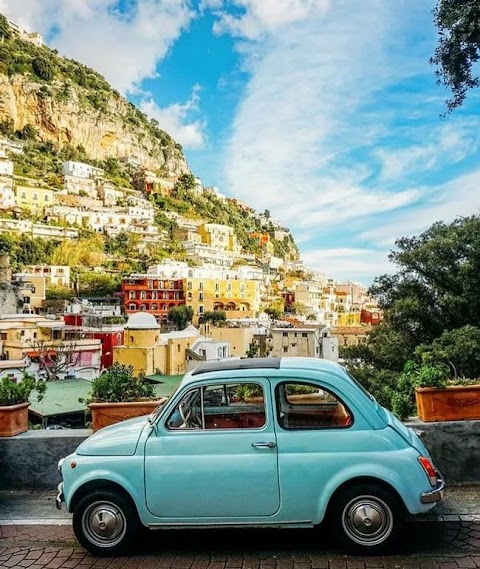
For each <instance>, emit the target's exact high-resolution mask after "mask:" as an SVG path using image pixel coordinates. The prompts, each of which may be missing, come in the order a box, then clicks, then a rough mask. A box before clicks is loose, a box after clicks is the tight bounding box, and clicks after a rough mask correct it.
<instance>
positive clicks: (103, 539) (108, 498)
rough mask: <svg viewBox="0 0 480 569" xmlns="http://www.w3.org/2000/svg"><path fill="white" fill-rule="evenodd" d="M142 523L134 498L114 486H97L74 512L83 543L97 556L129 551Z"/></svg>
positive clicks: (75, 529) (79, 539)
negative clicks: (102, 487)
mask: <svg viewBox="0 0 480 569" xmlns="http://www.w3.org/2000/svg"><path fill="white" fill-rule="evenodd" d="M139 527H140V522H139V519H138V514H137V511H136V508H135V506H134V505H133V503H132V502H131V500H130V499H129V498H128V497H126V496H124V495H123V494H122V493H120V492H118V491H114V490H95V491H93V492H91V493H89V494H87V495H86V496H84V497H83V498H82V499H81V500H80V502H79V503H78V504H77V507H76V508H75V511H74V512H73V531H74V532H75V536H76V538H77V539H78V541H79V542H80V543H81V545H82V546H83V547H84V548H85V549H86V550H87V551H89V552H90V553H92V554H94V555H97V556H115V555H122V554H124V553H126V552H127V551H128V550H129V549H130V548H131V546H132V545H133V542H134V540H135V537H136V535H137V533H138V529H139Z"/></svg>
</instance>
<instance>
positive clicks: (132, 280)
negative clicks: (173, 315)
mask: <svg viewBox="0 0 480 569" xmlns="http://www.w3.org/2000/svg"><path fill="white" fill-rule="evenodd" d="M122 293H123V308H124V310H125V313H126V314H128V315H130V314H134V313H135V312H148V313H149V314H153V315H154V316H155V318H156V319H157V320H158V321H160V320H165V319H166V318H167V316H168V311H169V310H170V309H171V308H173V307H174V306H180V305H181V304H185V292H184V290H183V280H182V279H163V278H160V277H155V276H153V275H131V276H129V277H126V278H125V279H124V280H123V283H122Z"/></svg>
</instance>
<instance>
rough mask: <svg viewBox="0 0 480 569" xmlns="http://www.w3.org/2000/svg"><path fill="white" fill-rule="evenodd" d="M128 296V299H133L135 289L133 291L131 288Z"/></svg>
mask: <svg viewBox="0 0 480 569" xmlns="http://www.w3.org/2000/svg"><path fill="white" fill-rule="evenodd" d="M128 298H130V300H131V299H133V298H135V291H134V290H131V291H130V292H129V293H128Z"/></svg>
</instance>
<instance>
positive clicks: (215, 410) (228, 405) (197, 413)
mask: <svg viewBox="0 0 480 569" xmlns="http://www.w3.org/2000/svg"><path fill="white" fill-rule="evenodd" d="M265 423H266V413H265V398H264V392H263V387H262V386H261V385H260V384H258V383H233V384H228V383H227V384H220V385H219V384H215V385H209V386H205V387H198V388H196V389H192V390H190V391H188V392H187V393H186V394H185V395H184V396H183V397H182V398H181V400H180V401H179V403H178V404H177V405H176V407H175V409H174V410H173V411H172V413H171V414H170V416H169V418H168V419H167V422H166V426H167V428H168V429H169V430H177V429H202V430H211V429H258V428H261V427H263V426H264V425H265Z"/></svg>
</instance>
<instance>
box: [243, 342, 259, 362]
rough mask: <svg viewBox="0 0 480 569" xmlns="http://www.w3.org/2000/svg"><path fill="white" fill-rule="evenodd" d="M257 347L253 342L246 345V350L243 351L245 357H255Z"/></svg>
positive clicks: (257, 350)
mask: <svg viewBox="0 0 480 569" xmlns="http://www.w3.org/2000/svg"><path fill="white" fill-rule="evenodd" d="M258 352H259V347H258V345H257V344H254V343H253V342H252V343H251V344H250V345H249V346H248V350H247V351H246V352H245V355H246V356H247V358H256V357H257V356H258Z"/></svg>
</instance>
